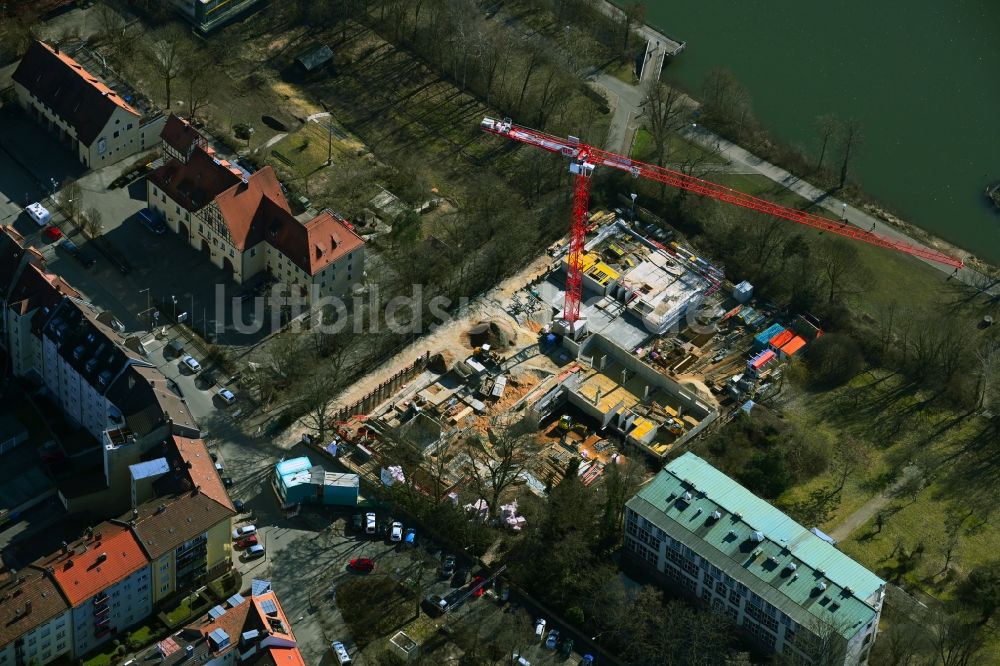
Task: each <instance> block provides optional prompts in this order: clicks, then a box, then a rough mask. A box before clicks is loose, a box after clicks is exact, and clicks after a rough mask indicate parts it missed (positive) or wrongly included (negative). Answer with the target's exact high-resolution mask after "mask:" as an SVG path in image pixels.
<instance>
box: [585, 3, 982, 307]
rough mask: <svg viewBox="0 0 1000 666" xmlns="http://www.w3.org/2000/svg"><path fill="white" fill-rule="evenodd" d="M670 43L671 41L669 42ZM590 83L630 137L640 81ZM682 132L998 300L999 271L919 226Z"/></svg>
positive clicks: (697, 131)
mask: <svg viewBox="0 0 1000 666" xmlns="http://www.w3.org/2000/svg"><path fill="white" fill-rule="evenodd" d="M602 6H604V7H605V8H606V9H607V11H608V12H609V13H611V12H619V13H620V11H621V10H620V9H619V8H618V7H617V6H615V5H614V3H612V2H611V1H610V0H604V2H603V3H602ZM639 32H640V34H642V35H643V36H644V37H645V38H646V39H647V40H650V42H651V43H655V42H658V41H660V40H664V41H666V40H668V39H669V38H668V37H667V36H666V35H665V34H664V33H662V32H660V31H658V30H657V29H656V28H655V27H653V26H652V25H651V24H648V23H647V24H646V25H644V26H643V27H642V28H641V29H640V30H639ZM671 41H674V43H676V41H675V40H671ZM685 43H686V42H685ZM649 50H650V48H649V47H648V46H647V51H649ZM654 53H655V52H654ZM658 55H659V58H660V62H659V63H648V64H647V67H646V68H644V69H645V70H649V71H655V72H657V74H659V72H660V70H661V68H662V66H663V62H664V61H665V60H666V58H667V56H668V54H667V53H665V52H664V51H663V50H661V51H660V53H659V54H658ZM649 65H653V67H649ZM644 73H645V71H644ZM646 78H648V77H646ZM595 83H596V84H597V85H598V86H600V87H602V88H604V89H605V91H606V92H608V93H610V94H612V95H614V96H615V98H616V100H617V103H616V108H615V114H616V117H618V116H621V118H619V124H621V122H622V121H624V123H625V124H626V125H631V126H630V127H628V129H627V130H626V129H624V128H621V131H620V134H622V135H624V136H632V135H633V133H634V131H635V126H636V125H638V118H639V117H640V116H641V106H642V99H643V96H644V95H643V92H642V88H641V85H642V82H640V85H639V86H628V85H627V84H623V83H620V82H616V81H611V80H609V79H608V77H598V78H597V79H595ZM686 97H687V103H688V104H689V105H690V107H691V108H692V109H693V110H694V109H697V107H698V106H700V102H698V100H697V99H695V98H694V97H693V96H692V95H691V94H690V92H687V93H686ZM682 134H683V135H685V138H687V139H689V140H692V141H694V142H696V143H700V144H701V145H703V146H705V147H706V148H709V149H712V150H714V149H715V148H716V146H719V147H724V152H725V153H726V158H727V159H728V160H730V161H732V162H736V163H739V164H741V165H743V166H745V167H746V168H747V169H749V170H751V171H752V172H755V173H758V174H760V175H762V176H765V177H767V178H769V179H770V180H772V181H773V182H775V183H777V184H779V185H781V186H782V187H785V188H786V189H789V190H791V191H793V192H794V193H795V194H797V195H799V196H801V197H803V198H805V199H806V200H808V201H811V202H814V203H815V204H816V205H818V206H820V207H822V208H825V209H826V210H829V211H831V212H833V213H834V214H835V215H836V216H837V217H841V216H843V214H844V212H845V211H847V221H848V222H849V223H851V224H852V225H854V226H857V227H858V228H861V229H865V230H866V231H872V230H874V231H875V233H878V234H880V235H883V236H886V237H888V238H891V239H893V240H897V241H903V242H907V243H910V244H913V245H919V246H923V247H926V248H930V249H933V250H936V251H938V252H943V253H945V254H948V255H950V256H952V257H955V258H957V259H960V260H962V261H963V262H965V264H966V265H965V267H964V268H962V269H960V270H958V271H955V270H954V269H952V268H950V267H947V266H943V265H941V264H935V263H933V262H928V263H930V264H931V265H934V266H935V267H936V268H939V269H941V270H942V271H944V272H946V273H948V274H949V275H951V276H952V277H954V278H955V279H957V280H959V281H961V282H963V283H965V284H967V285H969V286H970V287H972V288H974V289H976V290H978V291H981V292H984V293H988V294H990V295H992V296H1000V282H998V280H1000V278H998V277H993V276H998V275H1000V269H998V267H997V266H995V265H993V264H991V263H990V262H988V261H986V260H984V259H981V258H979V257H978V256H976V255H975V253H974V252H971V251H969V250H966V249H964V248H961V247H959V246H958V245H956V244H954V243H951V242H949V241H946V240H945V239H943V238H941V237H939V236H936V235H934V234H933V233H932V232H930V231H928V230H926V229H924V228H922V227H919V226H917V225H915V224H912V223H910V222H908V221H906V220H904V219H903V218H902V217H900V216H898V215H896V214H894V213H893V212H891V211H890V210H888V209H887V207H886V206H885V205H883V204H879V203H876V202H875V201H874V198H873V197H870V196H856V197H850V198H849V199H847V200H846V201H845V200H844V199H843V198H834V197H831V196H829V192H828V191H826V190H824V189H823V188H820V187H817V186H815V185H813V184H812V183H810V182H808V181H805V180H803V179H802V177H800V176H796V175H793V174H792V173H791V172H789V171H787V170H786V169H784V168H782V167H780V166H778V165H776V164H773V163H771V162H769V161H766V160H764V159H763V158H761V157H759V156H757V155H755V154H753V153H750V152H749V151H747V150H746V149H744V148H742V147H741V146H737V145H736V144H734V143H732V142H730V141H728V140H726V139H723V138H722V137H720V136H719V135H717V134H715V133H714V132H711V131H710V130H708V129H707V128H704V127H700V126H697V127H695V128H693V129H688V130H686V131H685V132H682ZM613 138H614V139H615V140H614V141H613V142H612V143H614V144H618V143H620V142H621V141H620V140H619V137H618V136H615V137H613ZM608 149H610V150H616V151H617V145H615V146H613V147H611V146H609V147H608ZM622 152H627V150H623V151H622Z"/></svg>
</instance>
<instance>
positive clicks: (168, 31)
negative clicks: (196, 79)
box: [147, 25, 186, 110]
mask: <svg viewBox="0 0 1000 666" xmlns="http://www.w3.org/2000/svg"><path fill="white" fill-rule="evenodd" d="M185 41H186V40H185V39H184V34H183V30H182V29H181V28H180V27H179V26H176V25H170V26H168V27H166V28H163V29H162V30H159V31H157V32H155V33H153V35H152V36H151V38H150V41H149V46H148V47H147V55H148V57H149V61H150V64H152V66H153V69H154V70H155V71H156V73H157V75H158V76H159V77H160V78H161V79H163V88H164V97H165V98H166V108H167V109H168V110H169V109H170V104H171V101H172V97H171V85H172V84H173V82H174V79H176V78H177V77H178V76H180V73H181V71H182V70H183V67H184V56H183V54H184V49H185V43H184V42H185Z"/></svg>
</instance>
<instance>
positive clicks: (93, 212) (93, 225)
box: [80, 207, 104, 238]
mask: <svg viewBox="0 0 1000 666" xmlns="http://www.w3.org/2000/svg"><path fill="white" fill-rule="evenodd" d="M103 222H104V216H103V215H102V214H101V211H99V210H98V209H97V208H94V207H90V208H88V209H87V212H86V213H85V214H84V215H83V217H82V218H81V220H80V227H81V228H82V229H83V232H84V233H85V234H87V235H88V236H90V237H91V238H95V237H96V236H98V235H99V234H100V233H101V230H102V229H103V228H104V226H103Z"/></svg>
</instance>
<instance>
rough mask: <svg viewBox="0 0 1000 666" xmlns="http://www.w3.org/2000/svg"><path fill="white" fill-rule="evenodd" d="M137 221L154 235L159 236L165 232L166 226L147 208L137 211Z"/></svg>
mask: <svg viewBox="0 0 1000 666" xmlns="http://www.w3.org/2000/svg"><path fill="white" fill-rule="evenodd" d="M139 219H140V220H142V223H143V224H144V225H146V228H147V229H149V230H150V231H152V232H153V233H154V234H157V235H159V234H162V233H163V232H164V231H166V230H167V225H165V224H164V223H163V220H161V219H160V218H159V217H157V216H156V215H155V214H154V213H153V211H151V210H149V209H148V208H143V209H142V210H140V211H139Z"/></svg>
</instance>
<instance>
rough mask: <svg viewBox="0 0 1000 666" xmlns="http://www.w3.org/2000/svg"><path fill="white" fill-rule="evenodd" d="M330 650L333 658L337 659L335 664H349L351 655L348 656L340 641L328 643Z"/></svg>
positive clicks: (345, 665)
mask: <svg viewBox="0 0 1000 666" xmlns="http://www.w3.org/2000/svg"><path fill="white" fill-rule="evenodd" d="M330 649H331V650H333V656H335V657H336V658H337V663H338V664H340V666H347V665H348V664H350V663H351V655H350V654H348V652H347V648H345V647H344V644H343V643H341V642H340V641H333V642H332V643H330Z"/></svg>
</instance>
